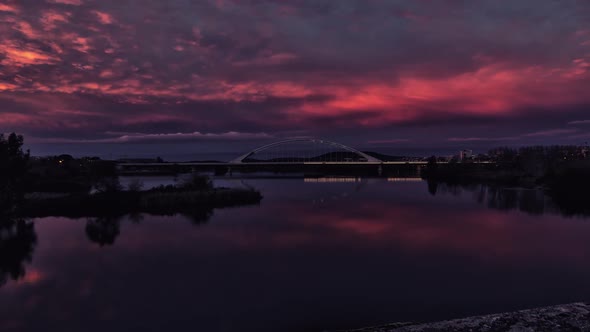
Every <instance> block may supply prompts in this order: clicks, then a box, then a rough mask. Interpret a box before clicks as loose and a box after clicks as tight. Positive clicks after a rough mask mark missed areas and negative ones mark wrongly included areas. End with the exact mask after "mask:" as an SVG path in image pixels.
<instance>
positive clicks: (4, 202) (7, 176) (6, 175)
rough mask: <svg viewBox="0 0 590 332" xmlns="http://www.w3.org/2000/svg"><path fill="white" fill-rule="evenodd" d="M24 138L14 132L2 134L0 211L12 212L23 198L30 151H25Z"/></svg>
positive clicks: (0, 139) (0, 147) (0, 140)
mask: <svg viewBox="0 0 590 332" xmlns="http://www.w3.org/2000/svg"><path fill="white" fill-rule="evenodd" d="M23 144H24V139H23V137H22V136H21V135H17V134H15V133H12V134H10V135H9V136H8V138H5V137H4V135H3V134H0V213H6V212H10V211H11V210H12V209H13V208H14V205H15V204H16V203H17V202H18V201H19V200H20V199H22V197H23V195H24V193H23V186H22V182H23V178H24V176H25V174H26V173H27V168H28V162H29V151H27V152H24V151H23V149H22V146H23Z"/></svg>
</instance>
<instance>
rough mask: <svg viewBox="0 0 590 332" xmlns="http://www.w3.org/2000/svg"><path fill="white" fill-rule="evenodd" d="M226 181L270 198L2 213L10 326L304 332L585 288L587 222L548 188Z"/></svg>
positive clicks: (546, 297) (476, 309)
mask: <svg viewBox="0 0 590 332" xmlns="http://www.w3.org/2000/svg"><path fill="white" fill-rule="evenodd" d="M217 182H218V184H220V183H223V185H226V186H230V185H236V186H243V185H247V186H253V187H255V188H257V189H259V190H261V191H262V193H263V194H264V196H265V198H264V200H263V201H262V203H261V205H260V206H249V207H239V208H231V209H220V210H215V211H214V212H215V213H213V212H212V211H208V212H205V213H203V215H197V216H181V215H179V216H150V215H139V216H137V215H136V216H128V217H124V218H120V219H104V218H103V219H80V220H71V219H65V218H44V219H38V220H35V221H34V224H33V222H31V221H22V220H20V221H7V222H5V223H3V225H5V226H2V227H3V228H2V229H1V233H0V234H1V237H0V241H1V242H0V249H2V250H1V251H0V278H1V279H0V281H3V282H4V286H2V287H1V288H0V307H2V308H3V310H2V311H0V330H2V331H4V330H9V331H10V330H14V331H26V330H30V331H34V330H47V329H52V330H60V331H81V330H83V331H103V330H110V331H113V330H114V331H129V330H141V331H162V330H198V331H211V332H218V331H219V332H222V331H223V332H225V331H287V332H289V331H293V332H295V331H304V332H305V331H322V330H337V329H345V328H355V327H361V326H368V325H377V324H382V323H387V322H392V321H408V320H410V321H427V320H439V319H448V318H453V317H461V316H466V315H472V314H480V313H490V312H499V311H507V310H515V309H520V308H526V307H534V306H542V305H551V304H558V303H566V302H574V301H588V300H589V299H590V285H589V284H588V283H587V280H588V279H589V278H590V265H588V264H587V261H588V255H589V254H590V241H588V238H589V237H590V223H589V222H588V219H586V218H583V217H579V218H566V217H563V216H562V215H561V214H560V213H559V208H558V207H556V206H555V204H554V203H553V202H552V201H551V200H550V199H549V198H547V197H546V196H544V195H543V194H542V193H541V192H539V191H535V190H514V189H511V190H501V189H497V188H491V187H485V186H471V187H449V186H444V185H435V184H432V183H426V182H415V181H389V180H386V179H383V180H378V179H361V180H359V181H355V182H347V181H344V182H340V181H327V180H326V181H315V182H309V181H304V180H303V179H258V180H257V179H248V180H244V182H241V181H233V180H217ZM207 220H208V222H206V223H204V222H205V221H207ZM196 225H198V226H196ZM37 238H38V240H37ZM31 258H33V259H32V260H31ZM25 270H26V273H25Z"/></svg>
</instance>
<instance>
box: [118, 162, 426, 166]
mask: <svg viewBox="0 0 590 332" xmlns="http://www.w3.org/2000/svg"><path fill="white" fill-rule="evenodd" d="M426 164H428V162H427V161H384V162H371V161H356V162H355V161H349V162H329V161H326V162H316V161H311V162H252V163H223V162H221V163H210V162H205V163H198V162H178V163H119V164H118V165H119V166H123V167H125V166H127V167H141V166H143V167H158V166H227V167H234V166H238V167H239V166H281V165H338V166H340V165H342V166H346V165H426Z"/></svg>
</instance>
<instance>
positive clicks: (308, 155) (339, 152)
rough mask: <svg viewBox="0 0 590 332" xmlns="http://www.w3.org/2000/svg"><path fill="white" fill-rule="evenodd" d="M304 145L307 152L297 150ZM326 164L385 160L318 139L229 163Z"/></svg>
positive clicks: (262, 149)
mask: <svg viewBox="0 0 590 332" xmlns="http://www.w3.org/2000/svg"><path fill="white" fill-rule="evenodd" d="M302 144H304V145H306V146H304V149H302V150H297V149H296V148H297V147H298V146H301V145H302ZM310 148H311V149H310ZM326 162H328V163H381V162H382V161H381V160H379V159H377V158H375V157H373V156H369V155H368V154H366V153H363V152H361V151H358V150H356V149H354V148H351V147H349V146H346V145H344V144H340V143H336V142H332V141H328V140H324V139H317V138H293V139H288V140H283V141H280V142H274V143H271V144H267V145H264V146H261V147H259V148H256V149H254V150H252V151H249V152H248V153H246V154H243V155H241V156H239V157H238V158H236V159H234V160H232V161H230V164H243V163H277V164H284V163H326Z"/></svg>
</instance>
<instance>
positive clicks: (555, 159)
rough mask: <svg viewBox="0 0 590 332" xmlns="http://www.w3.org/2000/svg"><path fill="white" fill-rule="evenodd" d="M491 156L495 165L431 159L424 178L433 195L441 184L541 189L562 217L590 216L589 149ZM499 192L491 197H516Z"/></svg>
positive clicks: (497, 151)
mask: <svg viewBox="0 0 590 332" xmlns="http://www.w3.org/2000/svg"><path fill="white" fill-rule="evenodd" d="M488 156H489V157H490V159H491V160H492V161H493V162H492V163H484V164H482V163H474V162H470V161H466V162H456V163H448V164H440V163H438V162H437V158H436V157H431V158H430V160H429V163H428V165H427V167H426V168H425V170H424V171H423V173H422V176H423V177H424V178H426V179H427V180H428V182H429V188H430V189H429V190H430V192H431V193H433V192H436V187H437V185H438V184H441V183H442V184H445V185H447V186H449V185H450V186H462V187H464V188H465V187H469V186H473V185H482V184H483V185H489V186H491V188H494V187H495V188H496V189H498V190H501V188H502V187H504V188H505V187H507V186H508V187H525V188H538V189H541V190H543V191H544V192H545V193H546V194H547V195H548V196H549V197H550V198H551V200H552V203H553V204H554V205H555V206H556V208H557V209H558V210H559V211H561V212H562V213H563V214H565V215H576V214H581V215H590V149H589V148H588V147H587V146H531V147H522V148H519V149H512V148H506V147H504V148H496V149H492V150H491V151H490V152H489V154H488ZM496 189H493V190H496ZM496 192H497V194H494V195H491V196H490V197H492V198H495V197H502V198H507V197H510V195H513V194H514V193H513V192H502V191H496ZM499 195H501V196H499ZM519 197H520V196H519ZM523 197H525V198H526V197H528V196H526V195H525V196H523ZM525 198H523V199H525ZM500 201H501V200H500ZM492 205H493V204H492ZM519 206H527V205H526V204H519ZM528 206H529V207H530V206H534V205H528ZM533 210H534V209H533ZM530 211H531V209H528V211H527V212H530Z"/></svg>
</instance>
